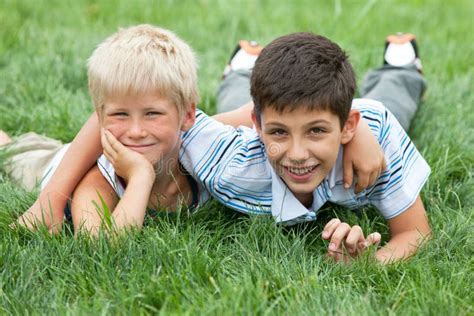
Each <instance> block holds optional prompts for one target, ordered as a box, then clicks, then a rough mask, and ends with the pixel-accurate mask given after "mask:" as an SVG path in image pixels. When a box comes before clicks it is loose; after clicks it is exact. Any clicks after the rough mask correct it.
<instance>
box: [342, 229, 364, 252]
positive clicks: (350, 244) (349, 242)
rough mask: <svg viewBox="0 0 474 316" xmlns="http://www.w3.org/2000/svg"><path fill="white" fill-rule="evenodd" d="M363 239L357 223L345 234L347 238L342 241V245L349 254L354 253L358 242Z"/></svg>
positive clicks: (362, 233)
mask: <svg viewBox="0 0 474 316" xmlns="http://www.w3.org/2000/svg"><path fill="white" fill-rule="evenodd" d="M364 240H365V238H364V232H363V231H362V228H360V226H358V225H354V226H352V228H351V230H350V231H349V234H348V235H347V238H346V240H345V241H344V245H345V247H346V249H347V251H348V252H349V253H350V254H356V253H357V250H358V245H359V242H363V241H364Z"/></svg>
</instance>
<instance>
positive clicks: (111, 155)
mask: <svg viewBox="0 0 474 316" xmlns="http://www.w3.org/2000/svg"><path fill="white" fill-rule="evenodd" d="M101 141H102V149H103V153H104V156H105V157H106V158H107V160H109V161H110V162H111V163H112V164H113V163H114V161H115V156H116V152H115V150H114V149H113V148H112V147H111V146H110V143H109V141H108V139H107V136H106V133H105V131H102V133H101Z"/></svg>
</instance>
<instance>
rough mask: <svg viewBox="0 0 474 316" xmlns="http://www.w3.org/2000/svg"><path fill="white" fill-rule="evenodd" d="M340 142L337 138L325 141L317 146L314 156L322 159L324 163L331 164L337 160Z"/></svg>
mask: <svg viewBox="0 0 474 316" xmlns="http://www.w3.org/2000/svg"><path fill="white" fill-rule="evenodd" d="M340 145H341V142H340V140H339V139H338V138H337V137H333V138H330V139H327V140H326V141H325V142H324V144H321V146H318V148H317V151H316V154H317V155H319V156H321V157H324V158H323V159H324V161H325V162H326V163H330V164H333V163H334V162H335V161H336V159H337V154H338V152H339V148H340Z"/></svg>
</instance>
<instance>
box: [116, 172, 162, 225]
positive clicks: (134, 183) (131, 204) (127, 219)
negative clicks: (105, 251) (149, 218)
mask: <svg viewBox="0 0 474 316" xmlns="http://www.w3.org/2000/svg"><path fill="white" fill-rule="evenodd" d="M152 187H153V182H152V181H150V180H148V179H146V178H145V177H139V178H131V179H130V181H129V183H128V184H127V189H126V190H125V193H124V195H123V197H122V199H121V200H120V202H119V203H118V204H117V206H116V208H115V210H114V211H113V213H112V216H113V220H114V228H115V229H116V230H121V229H124V228H128V227H136V228H141V227H142V226H143V221H144V219H145V214H146V208H147V205H148V200H149V198H150V193H151V189H152Z"/></svg>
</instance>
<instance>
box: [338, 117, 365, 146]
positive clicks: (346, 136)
mask: <svg viewBox="0 0 474 316" xmlns="http://www.w3.org/2000/svg"><path fill="white" fill-rule="evenodd" d="M359 120H360V112H359V111H358V110H351V111H350V112H349V117H348V118H347V121H346V124H344V128H343V129H342V136H341V144H343V145H344V144H347V143H348V142H350V141H351V139H352V137H354V134H355V132H356V129H357V125H358V124H359Z"/></svg>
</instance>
